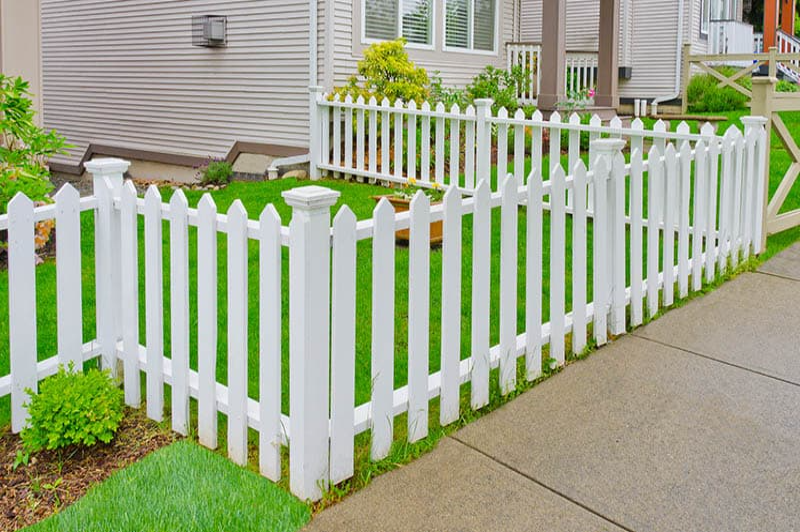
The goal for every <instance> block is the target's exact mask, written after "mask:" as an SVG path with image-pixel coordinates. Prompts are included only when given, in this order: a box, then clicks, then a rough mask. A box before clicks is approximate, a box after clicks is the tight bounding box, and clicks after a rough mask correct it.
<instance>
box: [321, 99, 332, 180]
mask: <svg viewBox="0 0 800 532" xmlns="http://www.w3.org/2000/svg"><path fill="white" fill-rule="evenodd" d="M327 97H328V95H327V94H323V95H322V98H323V99H325V98H327ZM320 127H321V128H322V131H321V132H320V134H321V135H322V138H321V139H320V145H319V151H320V156H321V157H322V159H321V162H322V163H323V164H330V159H331V145H330V142H331V133H330V128H331V108H330V107H323V108H322V110H321V113H320ZM325 172H326V173H327V170H326V171H325Z"/></svg>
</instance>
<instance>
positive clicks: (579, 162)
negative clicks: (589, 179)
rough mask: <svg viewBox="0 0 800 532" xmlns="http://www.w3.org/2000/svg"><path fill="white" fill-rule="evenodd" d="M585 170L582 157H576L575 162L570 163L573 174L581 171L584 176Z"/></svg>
mask: <svg viewBox="0 0 800 532" xmlns="http://www.w3.org/2000/svg"><path fill="white" fill-rule="evenodd" d="M586 171H587V168H586V163H585V162H583V159H578V160H577V161H575V164H573V165H572V173H573V174H577V173H578V172H583V173H584V176H585V174H586Z"/></svg>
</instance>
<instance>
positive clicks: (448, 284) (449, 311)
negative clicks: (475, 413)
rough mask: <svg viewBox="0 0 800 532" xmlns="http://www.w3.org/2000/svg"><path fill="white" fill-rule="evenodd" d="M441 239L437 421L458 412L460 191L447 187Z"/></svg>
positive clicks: (451, 419) (455, 416)
mask: <svg viewBox="0 0 800 532" xmlns="http://www.w3.org/2000/svg"><path fill="white" fill-rule="evenodd" d="M443 203H444V212H443V218H444V221H443V228H442V233H443V239H442V325H441V327H442V345H441V368H442V390H441V395H440V406H439V423H440V424H441V425H442V426H443V427H444V426H446V425H449V424H450V423H452V422H454V421H456V420H457V419H458V416H459V382H460V372H459V369H460V361H461V253H462V245H461V216H462V214H461V193H460V192H459V191H458V189H457V188H456V187H451V188H450V189H448V191H447V192H446V193H445V195H444V202H443Z"/></svg>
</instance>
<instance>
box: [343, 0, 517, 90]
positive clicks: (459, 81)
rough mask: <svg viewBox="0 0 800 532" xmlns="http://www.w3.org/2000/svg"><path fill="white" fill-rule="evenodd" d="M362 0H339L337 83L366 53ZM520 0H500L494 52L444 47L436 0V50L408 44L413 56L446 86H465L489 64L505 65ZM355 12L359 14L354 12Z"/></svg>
mask: <svg viewBox="0 0 800 532" xmlns="http://www.w3.org/2000/svg"><path fill="white" fill-rule="evenodd" d="M362 1H363V0H352V2H350V1H338V0H337V2H336V17H335V26H334V31H335V35H336V75H335V83H336V85H341V84H342V83H344V82H345V81H346V80H347V78H348V77H350V76H351V75H352V74H354V73H355V72H356V66H357V63H358V61H359V60H360V59H361V58H362V57H363V56H362V53H361V51H362V50H363V46H362V45H361V25H360V19H361V15H360V13H361V2H362ZM515 1H517V0H498V2H500V5H499V6H498V7H499V9H498V12H497V17H498V22H497V28H499V31H498V33H499V35H498V36H497V39H496V40H497V49H496V51H495V53H493V54H479V53H467V52H458V51H444V50H443V48H442V42H443V40H444V25H443V23H442V14H443V12H444V11H443V7H442V6H443V3H442V2H443V0H434V12H435V18H434V31H433V34H434V39H435V41H434V43H435V44H434V50H420V49H414V48H408V53H409V56H410V57H411V59H412V60H413V61H414V62H415V63H417V64H418V65H419V66H422V67H424V68H425V69H426V70H427V71H428V73H429V74H431V75H432V74H434V73H435V72H437V71H438V72H439V73H440V75H441V78H442V81H443V83H444V84H445V85H446V86H464V85H466V84H467V83H469V82H470V81H471V80H472V78H473V77H474V76H475V75H476V74H478V73H479V72H480V71H481V70H483V69H484V68H485V67H486V66H487V65H493V66H495V67H498V68H505V66H506V55H505V43H506V42H510V41H513V40H515V38H514V2H515ZM354 13H356V16H354V15H353V14H354Z"/></svg>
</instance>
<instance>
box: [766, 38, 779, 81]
mask: <svg viewBox="0 0 800 532" xmlns="http://www.w3.org/2000/svg"><path fill="white" fill-rule="evenodd" d="M777 55H778V49H777V48H776V47H774V46H770V47H769V65H768V66H769V69H768V72H769V73H768V75H767V76H768V77H769V78H776V79H777V78H778V58H777Z"/></svg>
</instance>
